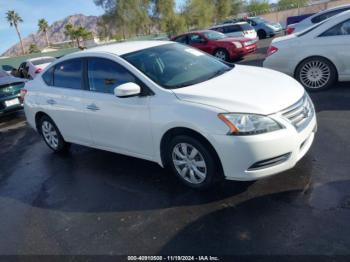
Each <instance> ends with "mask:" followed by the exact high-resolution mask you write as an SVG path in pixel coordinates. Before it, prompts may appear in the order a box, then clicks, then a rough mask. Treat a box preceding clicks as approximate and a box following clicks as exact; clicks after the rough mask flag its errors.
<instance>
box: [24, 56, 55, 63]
mask: <svg viewBox="0 0 350 262" xmlns="http://www.w3.org/2000/svg"><path fill="white" fill-rule="evenodd" d="M48 58H54V57H52V56H40V57H34V58H29V59H27V61H28V62H32V61H38V60H42V59H48Z"/></svg>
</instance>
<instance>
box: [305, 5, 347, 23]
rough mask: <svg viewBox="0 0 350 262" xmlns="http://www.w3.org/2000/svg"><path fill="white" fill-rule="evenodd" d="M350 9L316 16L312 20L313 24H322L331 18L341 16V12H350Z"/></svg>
mask: <svg viewBox="0 0 350 262" xmlns="http://www.w3.org/2000/svg"><path fill="white" fill-rule="evenodd" d="M349 9H350V8H344V9H338V10H334V11H329V12H326V13H324V14H321V15H318V16H315V17H314V18H312V19H311V22H312V23H314V24H315V23H319V22H321V21H323V20H326V19H327V18H330V17H332V16H335V15H337V14H340V13H341V12H344V11H346V10H349Z"/></svg>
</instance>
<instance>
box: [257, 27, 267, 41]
mask: <svg viewBox="0 0 350 262" xmlns="http://www.w3.org/2000/svg"><path fill="white" fill-rule="evenodd" d="M258 37H259V39H265V38H266V32H265V31H264V30H261V29H260V30H259V31H258Z"/></svg>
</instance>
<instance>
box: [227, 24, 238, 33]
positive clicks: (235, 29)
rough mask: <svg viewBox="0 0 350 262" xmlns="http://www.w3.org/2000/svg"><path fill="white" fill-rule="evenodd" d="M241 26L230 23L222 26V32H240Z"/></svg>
mask: <svg viewBox="0 0 350 262" xmlns="http://www.w3.org/2000/svg"><path fill="white" fill-rule="evenodd" d="M240 31H241V28H240V26H239V25H230V26H225V27H224V33H234V32H240Z"/></svg>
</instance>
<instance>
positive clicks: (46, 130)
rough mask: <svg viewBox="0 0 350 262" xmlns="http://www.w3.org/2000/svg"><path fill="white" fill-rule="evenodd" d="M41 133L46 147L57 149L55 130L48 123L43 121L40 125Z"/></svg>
mask: <svg viewBox="0 0 350 262" xmlns="http://www.w3.org/2000/svg"><path fill="white" fill-rule="evenodd" d="M41 131H42V133H43V136H44V139H45V141H46V142H47V143H48V145H49V146H50V147H52V148H53V149H57V147H58V135H57V131H56V128H55V127H54V126H53V125H52V124H51V123H50V122H49V121H43V123H42V124H41Z"/></svg>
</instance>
